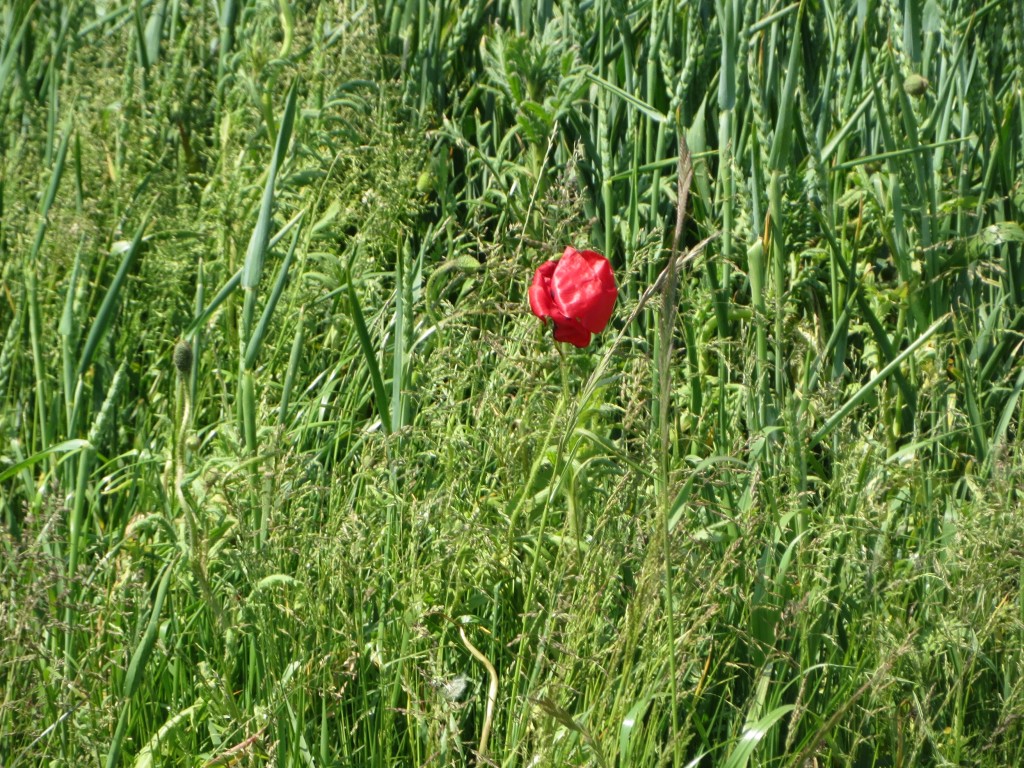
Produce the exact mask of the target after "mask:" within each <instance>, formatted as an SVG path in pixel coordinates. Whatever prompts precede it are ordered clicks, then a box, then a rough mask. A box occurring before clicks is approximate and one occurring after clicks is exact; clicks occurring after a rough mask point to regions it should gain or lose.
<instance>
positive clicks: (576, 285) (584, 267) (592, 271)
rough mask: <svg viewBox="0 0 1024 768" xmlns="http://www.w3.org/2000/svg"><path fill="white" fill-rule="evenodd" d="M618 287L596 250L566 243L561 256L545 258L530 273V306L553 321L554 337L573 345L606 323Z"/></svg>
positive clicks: (581, 343) (583, 343)
mask: <svg viewBox="0 0 1024 768" xmlns="http://www.w3.org/2000/svg"><path fill="white" fill-rule="evenodd" d="M617 295H618V290H617V289H616V287H615V276H614V275H613V274H612V265H611V264H610V263H609V262H608V259H606V258H605V257H604V256H602V255H601V254H600V253H597V251H577V250H576V249H575V248H573V247H572V246H571V245H570V246H566V249H565V253H563V254H562V258H561V259H555V260H553V261H546V262H544V263H543V264H541V265H540V266H539V267H537V271H536V272H534V273H533V284H532V285H531V286H530V309H531V310H533V314H535V315H536V316H537V317H539V318H540V319H541V320H544V319H546V318H551V320H552V322H553V323H554V324H555V341H567V342H569V343H570V344H573V345H574V346H577V347H585V346H587V345H588V344H589V343H590V334H592V333H600V332H601V331H603V330H604V327H605V326H606V325H608V321H609V320H610V319H611V316H612V310H613V309H614V308H615V298H616V296H617Z"/></svg>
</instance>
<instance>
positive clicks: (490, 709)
mask: <svg viewBox="0 0 1024 768" xmlns="http://www.w3.org/2000/svg"><path fill="white" fill-rule="evenodd" d="M459 637H460V638H462V644H463V645H464V646H466V650H467V651H469V652H470V654H472V656H473V658H474V659H476V660H477V661H479V662H480V663H481V664H483V665H484V667H485V668H486V669H487V677H488V679H489V680H490V684H489V685H488V686H487V708H486V709H485V710H484V724H483V727H482V728H481V729H480V744H479V745H478V746H477V750H476V754H477V758H478V759H479V760H480V761H483V760H484V759H485V757H486V755H487V741H488V739H490V736H491V723H493V722H494V705H495V703H496V702H497V700H498V672H497V670H495V669H494V665H493V664H491V662H490V660H489V659H488V658H487V657H486V656H484V655H483V653H481V652H480V650H479V649H478V648H477V647H476V646H475V645H473V643H471V642H470V641H469V638H468V637H466V628H465V627H463V626H460V627H459Z"/></svg>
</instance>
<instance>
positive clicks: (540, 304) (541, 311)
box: [529, 261, 561, 320]
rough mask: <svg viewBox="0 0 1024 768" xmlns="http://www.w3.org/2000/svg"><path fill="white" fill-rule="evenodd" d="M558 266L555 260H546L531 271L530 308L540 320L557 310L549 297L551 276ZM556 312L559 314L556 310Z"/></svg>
mask: <svg viewBox="0 0 1024 768" xmlns="http://www.w3.org/2000/svg"><path fill="white" fill-rule="evenodd" d="M557 266H558V262H557V261H546V262H544V263H543V264H541V265H540V266H539V267H537V271H536V272H534V273H533V284H532V285H531V286H530V292H529V293H530V310H531V311H532V312H533V314H535V315H536V316H537V317H539V318H540V319H541V320H543V319H544V318H547V317H552V315H553V313H556V312H558V309H557V308H556V307H555V304H554V301H553V300H552V298H551V276H552V275H553V274H554V272H555V267H557ZM558 314H561V313H560V312H558Z"/></svg>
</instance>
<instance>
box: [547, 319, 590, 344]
mask: <svg viewBox="0 0 1024 768" xmlns="http://www.w3.org/2000/svg"><path fill="white" fill-rule="evenodd" d="M554 335H555V341H567V342H569V343H570V344H572V345H573V346H574V347H580V348H581V349H582V348H583V347H585V346H587V345H589V344H590V331H588V330H587V329H586V328H584V327H583V326H582V325H580V324H579V323H577V322H576V321H575V320H570V319H569V318H565V319H564V320H562V322H559V321H557V320H556V321H555V334H554Z"/></svg>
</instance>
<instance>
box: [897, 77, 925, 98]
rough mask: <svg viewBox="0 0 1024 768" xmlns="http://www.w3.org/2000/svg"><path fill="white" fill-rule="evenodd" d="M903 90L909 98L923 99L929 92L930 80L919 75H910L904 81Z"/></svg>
mask: <svg viewBox="0 0 1024 768" xmlns="http://www.w3.org/2000/svg"><path fill="white" fill-rule="evenodd" d="M903 90H904V91H905V92H906V94H907V95H908V96H913V97H914V98H915V99H918V98H921V97H922V96H924V94H925V91H927V90H928V80H927V79H926V78H924V77H922V76H921V75H919V74H917V73H913V74H909V75H907V78H906V79H905V80H904V81H903Z"/></svg>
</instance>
